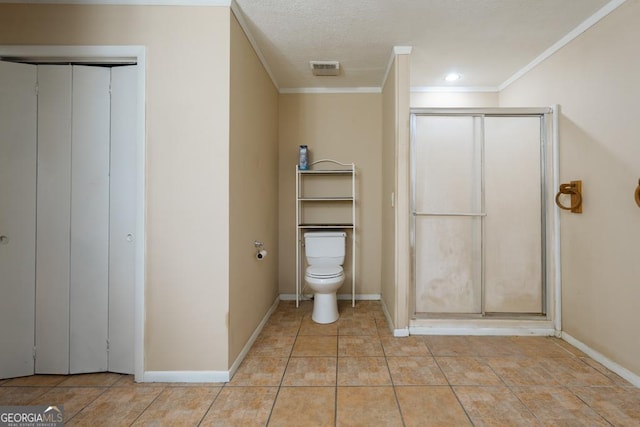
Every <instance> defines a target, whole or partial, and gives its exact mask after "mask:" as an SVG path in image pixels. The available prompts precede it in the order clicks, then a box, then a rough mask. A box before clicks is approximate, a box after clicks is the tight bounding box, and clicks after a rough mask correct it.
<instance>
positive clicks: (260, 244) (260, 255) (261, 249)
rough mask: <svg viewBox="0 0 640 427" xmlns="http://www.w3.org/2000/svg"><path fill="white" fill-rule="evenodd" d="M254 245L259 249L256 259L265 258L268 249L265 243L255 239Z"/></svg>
mask: <svg viewBox="0 0 640 427" xmlns="http://www.w3.org/2000/svg"><path fill="white" fill-rule="evenodd" d="M253 246H255V247H256V249H257V251H256V259H257V260H259V261H261V260H263V259H264V258H265V257H266V256H267V251H266V249H265V248H264V243H263V242H261V241H259V240H254V241H253Z"/></svg>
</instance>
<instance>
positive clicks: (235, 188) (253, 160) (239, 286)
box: [229, 16, 278, 364]
mask: <svg viewBox="0 0 640 427" xmlns="http://www.w3.org/2000/svg"><path fill="white" fill-rule="evenodd" d="M230 114H231V116H230V148H229V169H230V176H229V194H230V196H229V211H230V212H229V213H230V216H229V235H230V240H229V363H230V364H231V363H233V361H234V360H235V359H236V357H237V356H238V354H239V353H240V352H241V350H242V348H243V347H244V345H245V344H246V343H247V340H248V339H249V338H250V336H251V334H252V333H253V331H254V330H255V329H256V327H257V326H258V324H259V323H260V321H261V320H262V319H263V317H264V315H265V314H266V313H267V311H268V309H269V307H270V306H271V304H273V302H274V300H275V298H276V296H277V295H278V93H277V91H276V89H275V87H274V85H273V83H272V82H271V80H270V78H269V75H268V74H267V73H266V71H265V70H264V68H263V67H262V64H261V63H260V60H259V59H258V57H257V56H256V54H255V52H254V50H253V48H252V47H251V45H250V44H249V41H248V40H247V38H246V36H245V34H244V32H243V30H242V28H241V27H240V25H239V24H238V21H237V20H236V19H235V17H234V16H232V17H231V102H230ZM255 240H259V241H262V242H263V243H264V244H265V249H266V250H267V252H268V254H267V257H266V258H264V259H263V260H262V261H258V260H257V259H256V257H255V254H256V248H255V246H254V244H253V242H254V241H255Z"/></svg>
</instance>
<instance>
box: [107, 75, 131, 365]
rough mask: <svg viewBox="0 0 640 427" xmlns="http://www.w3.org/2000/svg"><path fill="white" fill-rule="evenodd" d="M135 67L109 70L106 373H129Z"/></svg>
mask: <svg viewBox="0 0 640 427" xmlns="http://www.w3.org/2000/svg"><path fill="white" fill-rule="evenodd" d="M137 94H138V89H137V71H136V67H135V66H127V67H114V68H112V69H111V156H110V163H111V169H110V171H111V172H110V173H111V179H110V192H109V325H108V326H109V360H108V362H109V369H108V370H109V371H111V372H120V373H125V374H133V371H134V343H135V335H134V327H133V325H134V320H135V319H134V313H135V288H134V283H135V275H136V271H135V266H136V264H135V260H136V253H135V240H136V233H135V230H136V209H135V207H136V206H137V202H136V200H137V199H136V185H135V182H136V179H137V169H136V129H137V126H138V116H137V112H138V107H137Z"/></svg>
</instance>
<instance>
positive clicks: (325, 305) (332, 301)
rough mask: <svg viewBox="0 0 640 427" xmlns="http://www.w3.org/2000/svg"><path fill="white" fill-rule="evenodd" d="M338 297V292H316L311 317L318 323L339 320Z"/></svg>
mask: <svg viewBox="0 0 640 427" xmlns="http://www.w3.org/2000/svg"><path fill="white" fill-rule="evenodd" d="M338 316H339V315H338V299H337V297H336V293H335V292H333V293H331V294H318V293H316V294H314V296H313V314H312V315H311V319H312V320H313V321H314V322H316V323H333V322H335V321H336V320H338Z"/></svg>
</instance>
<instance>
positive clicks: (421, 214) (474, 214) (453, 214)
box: [412, 212, 487, 216]
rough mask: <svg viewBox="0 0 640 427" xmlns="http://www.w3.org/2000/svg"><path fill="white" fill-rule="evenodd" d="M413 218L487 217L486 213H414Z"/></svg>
mask: <svg viewBox="0 0 640 427" xmlns="http://www.w3.org/2000/svg"><path fill="white" fill-rule="evenodd" d="M412 215H413V216H487V214H486V213H484V212H412Z"/></svg>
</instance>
